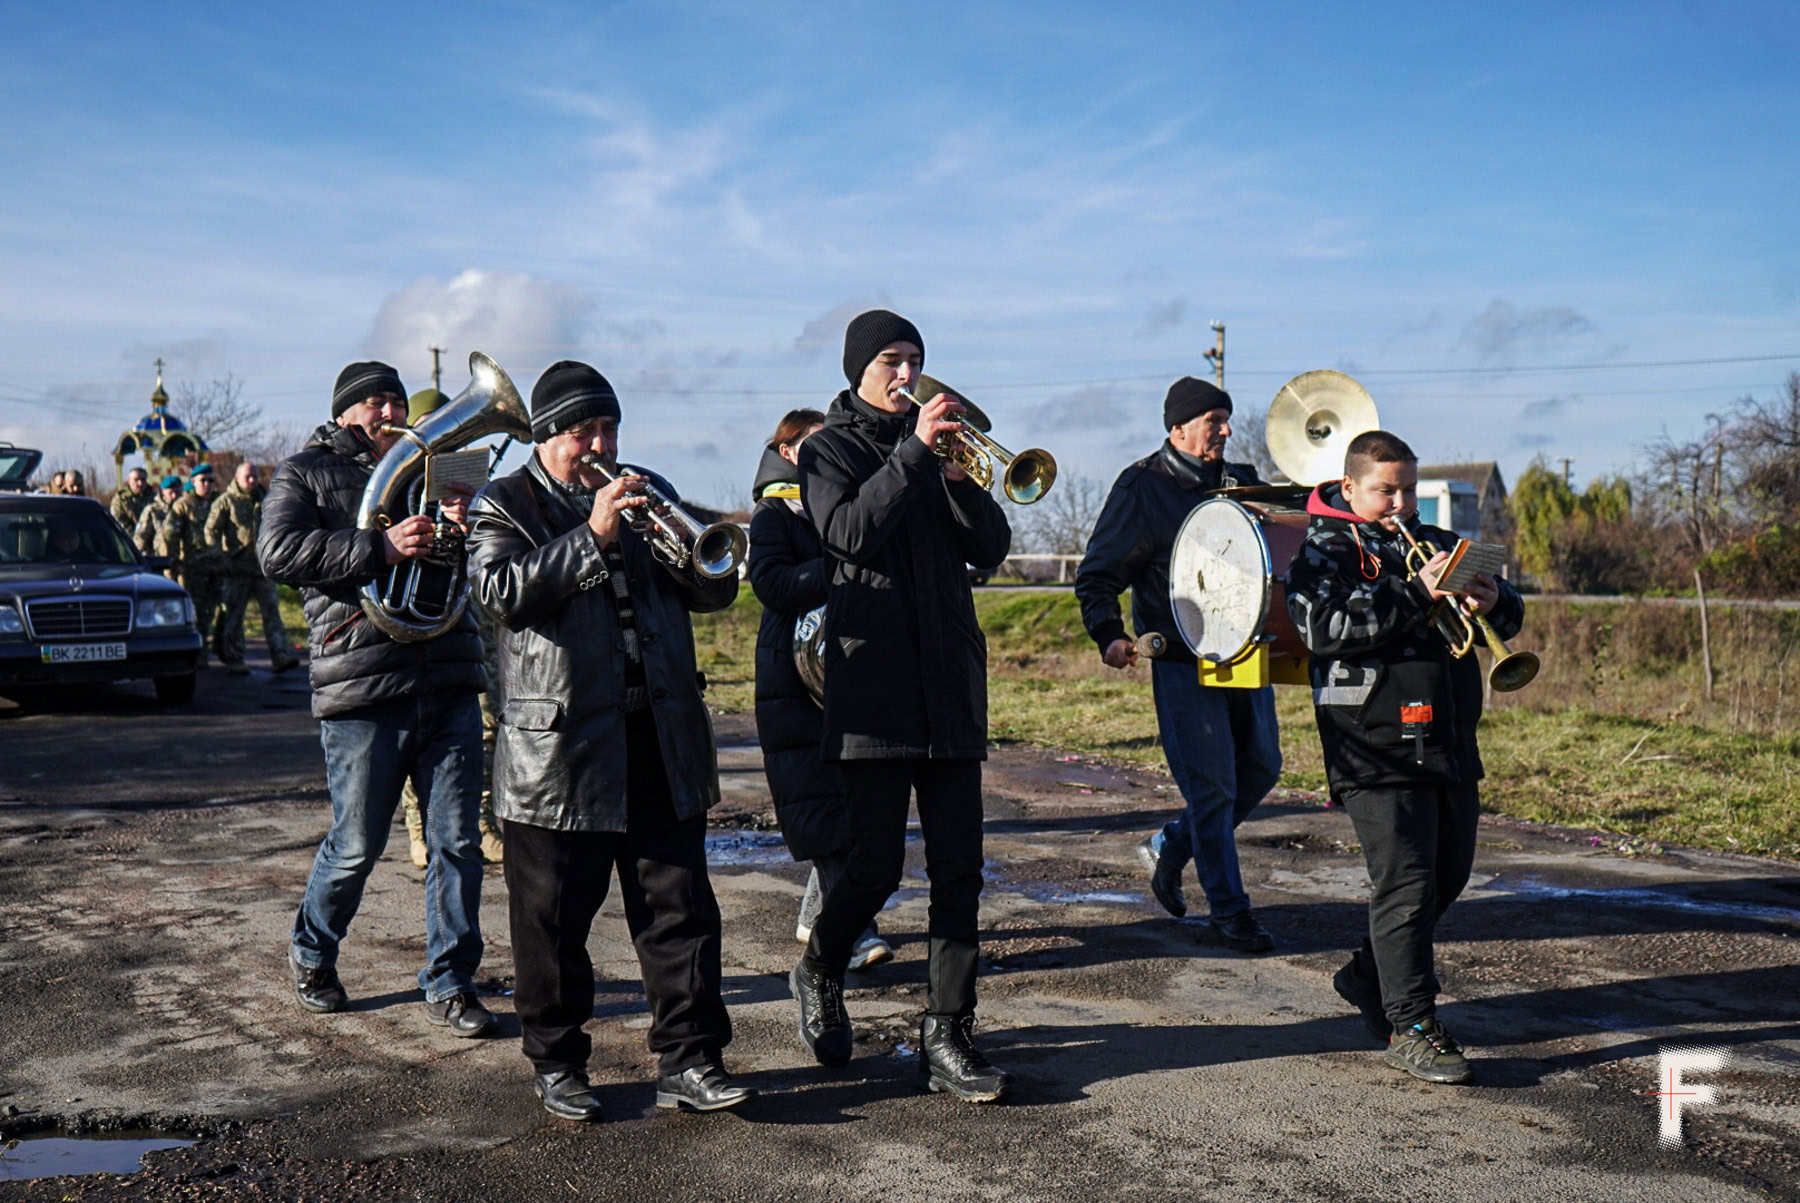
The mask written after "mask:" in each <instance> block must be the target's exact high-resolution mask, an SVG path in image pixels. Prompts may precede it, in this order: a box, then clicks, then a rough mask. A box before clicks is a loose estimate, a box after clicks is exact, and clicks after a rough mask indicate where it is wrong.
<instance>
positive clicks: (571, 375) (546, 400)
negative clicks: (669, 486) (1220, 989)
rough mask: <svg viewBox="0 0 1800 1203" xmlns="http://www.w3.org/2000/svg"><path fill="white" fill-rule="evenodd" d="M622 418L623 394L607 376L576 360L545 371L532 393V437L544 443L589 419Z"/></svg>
mask: <svg viewBox="0 0 1800 1203" xmlns="http://www.w3.org/2000/svg"><path fill="white" fill-rule="evenodd" d="M620 416H621V415H620V413H619V395H618V394H617V393H615V392H613V386H612V385H610V384H608V383H607V382H606V377H604V376H602V375H601V374H600V373H599V372H596V371H595V370H594V369H593V368H591V367H589V366H588V365H587V364H585V363H579V362H577V361H575V360H573V359H565V360H562V361H561V362H559V363H553V364H551V365H550V366H549V367H548V368H546V369H544V374H543V375H542V376H539V377H538V382H537V385H536V386H535V387H533V388H532V390H531V437H532V438H534V439H536V440H537V441H538V442H540V443H541V442H543V441H544V440H545V439H547V438H549V437H550V436H551V435H553V434H555V433H557V432H558V431H561V430H567V429H569V427H571V426H578V425H580V424H581V423H583V422H585V421H587V420H588V419H589V418H611V419H612V420H613V421H615V422H616V421H618V420H619V418H620Z"/></svg>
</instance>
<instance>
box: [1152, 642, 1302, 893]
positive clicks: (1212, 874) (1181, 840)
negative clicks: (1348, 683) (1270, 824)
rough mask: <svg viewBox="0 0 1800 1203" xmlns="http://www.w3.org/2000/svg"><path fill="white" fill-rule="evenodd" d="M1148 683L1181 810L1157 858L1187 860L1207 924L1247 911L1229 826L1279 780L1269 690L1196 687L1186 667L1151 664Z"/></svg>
mask: <svg viewBox="0 0 1800 1203" xmlns="http://www.w3.org/2000/svg"><path fill="white" fill-rule="evenodd" d="M1150 683H1151V687H1152V689H1153V690H1154V691H1155V694H1156V725H1157V726H1158V727H1159V728H1160V729H1161V735H1162V746H1163V756H1164V758H1166V759H1167V760H1168V762H1169V772H1170V773H1171V774H1173V775H1174V777H1175V785H1176V788H1178V789H1179V790H1181V796H1182V798H1183V799H1184V800H1185V801H1186V802H1187V809H1186V810H1185V811H1183V812H1182V814H1181V817H1180V818H1178V819H1176V820H1175V821H1173V822H1172V823H1169V824H1167V825H1166V826H1165V827H1164V828H1163V829H1162V836H1163V838H1162V841H1161V843H1162V845H1163V846H1164V849H1165V850H1163V851H1161V856H1162V857H1163V858H1164V859H1165V860H1166V861H1167V862H1168V863H1169V864H1170V865H1171V866H1172V867H1173V868H1174V869H1177V870H1179V869H1182V868H1185V867H1186V865H1187V863H1188V861H1189V860H1190V859H1191V860H1192V861H1193V862H1194V870H1195V872H1196V873H1197V874H1198V875H1199V877H1200V886H1201V888H1202V889H1204V890H1205V891H1206V901H1207V905H1208V906H1209V907H1210V908H1211V910H1212V915H1213V918H1215V919H1224V918H1227V917H1229V916H1231V915H1236V914H1238V913H1240V912H1242V911H1247V910H1249V909H1250V895H1248V894H1246V893H1245V892H1244V878H1243V875H1242V874H1240V873H1239V872H1238V855H1237V836H1236V834H1235V832H1236V830H1237V825H1238V824H1239V823H1242V822H1243V821H1244V820H1245V819H1246V818H1247V817H1249V814H1250V812H1251V811H1253V810H1255V809H1256V807H1257V804H1258V803H1260V802H1261V801H1262V800H1263V799H1264V798H1265V797H1267V796H1268V793H1269V791H1270V790H1271V789H1273V788H1275V782H1276V781H1278V780H1280V778H1281V738H1280V733H1279V732H1278V731H1277V729H1276V726H1275V691H1274V689H1273V688H1269V687H1265V688H1262V689H1223V688H1218V687H1216V686H1210V685H1202V684H1200V679H1199V677H1198V675H1197V673H1196V670H1195V668H1194V666H1193V665H1192V664H1176V663H1173V662H1171V661H1167V660H1155V661H1152V662H1151V665H1150Z"/></svg>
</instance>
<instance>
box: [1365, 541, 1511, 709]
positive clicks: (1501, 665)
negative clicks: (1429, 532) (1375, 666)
mask: <svg viewBox="0 0 1800 1203" xmlns="http://www.w3.org/2000/svg"><path fill="white" fill-rule="evenodd" d="M1399 527H1400V533H1401V534H1402V535H1404V536H1406V541H1407V542H1408V543H1410V544H1411V545H1412V550H1410V551H1408V552H1407V553H1406V574H1407V579H1408V580H1413V579H1415V578H1417V577H1418V575H1419V573H1420V571H1421V570H1422V569H1423V568H1424V567H1425V565H1427V564H1429V563H1430V562H1431V560H1432V557H1434V556H1436V555H1437V554H1438V550H1439V548H1438V546H1437V544H1435V543H1433V542H1432V541H1431V540H1429V539H1417V538H1414V537H1413V533H1412V532H1411V531H1409V530H1407V529H1406V524H1405V523H1404V522H1402V523H1400V524H1399ZM1431 620H1432V622H1433V623H1435V624H1436V625H1437V629H1438V633H1439V634H1440V635H1442V636H1443V637H1444V642H1446V643H1448V644H1449V645H1450V654H1451V655H1452V656H1466V655H1468V654H1469V652H1470V651H1472V650H1473V649H1474V647H1475V640H1476V638H1477V637H1479V638H1480V639H1481V640H1482V642H1484V643H1486V644H1487V649H1488V652H1489V653H1490V654H1491V655H1492V656H1493V657H1494V664H1493V667H1492V668H1490V669H1488V684H1489V685H1491V686H1493V688H1494V692H1496V693H1511V692H1512V691H1513V690H1515V689H1523V688H1525V687H1526V686H1527V685H1529V684H1531V682H1532V681H1533V680H1535V679H1536V678H1537V675H1538V669H1539V667H1540V663H1539V661H1538V658H1537V653H1535V652H1515V651H1513V650H1512V649H1511V648H1508V647H1507V646H1506V644H1505V643H1504V642H1503V641H1502V640H1501V638H1500V636H1499V635H1498V634H1497V633H1496V632H1495V630H1494V628H1493V625H1492V624H1491V623H1489V622H1488V620H1487V619H1486V618H1485V617H1483V616H1482V613H1481V611H1480V610H1478V609H1476V608H1475V607H1474V606H1472V605H1470V604H1469V600H1468V599H1467V598H1465V597H1463V596H1461V595H1460V594H1459V595H1457V597H1456V599H1455V601H1454V602H1452V603H1451V604H1449V605H1446V604H1444V601H1443V600H1440V601H1439V602H1438V604H1437V605H1436V606H1435V607H1433V609H1432V615H1431Z"/></svg>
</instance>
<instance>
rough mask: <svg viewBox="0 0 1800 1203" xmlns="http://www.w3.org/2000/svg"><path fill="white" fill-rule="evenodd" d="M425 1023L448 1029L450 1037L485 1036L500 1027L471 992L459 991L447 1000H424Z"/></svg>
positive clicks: (498, 1022) (492, 1014)
mask: <svg viewBox="0 0 1800 1203" xmlns="http://www.w3.org/2000/svg"><path fill="white" fill-rule="evenodd" d="M425 1021H426V1022H427V1023H430V1024H434V1025H435V1026H437V1027H440V1028H449V1029H450V1034H451V1035H452V1036H463V1037H474V1036H485V1035H487V1034H488V1033H489V1032H491V1031H493V1030H494V1029H495V1028H496V1027H498V1026H500V1021H499V1020H497V1019H495V1018H494V1013H493V1012H492V1011H490V1010H488V1009H487V1008H486V1007H484V1006H482V1005H481V999H480V998H479V997H477V996H476V994H475V991H473V990H459V991H457V992H456V993H455V994H452V995H451V996H450V997H449V998H445V999H440V1000H439V1001H437V1002H432V1001H431V1000H430V999H426V1000H425Z"/></svg>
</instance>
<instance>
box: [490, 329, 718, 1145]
mask: <svg viewBox="0 0 1800 1203" xmlns="http://www.w3.org/2000/svg"><path fill="white" fill-rule="evenodd" d="M619 419H620V408H619V400H618V397H617V395H616V394H615V393H614V392H613V389H612V386H611V385H610V384H608V383H607V381H606V378H605V377H604V376H602V375H601V374H600V373H599V372H597V371H595V370H594V369H593V368H591V367H589V366H588V365H587V364H584V363H576V362H573V361H569V360H564V361H563V362H561V363H557V364H553V365H552V366H551V367H550V368H549V369H548V370H547V371H545V373H544V375H543V376H542V377H541V378H540V379H539V380H538V382H537V386H536V387H535V388H534V389H533V390H532V394H531V430H532V435H533V437H534V438H535V439H536V441H537V449H536V451H535V453H534V454H533V455H532V456H531V458H530V459H529V460H528V461H527V462H526V464H525V465H524V466H523V467H521V468H520V469H518V470H517V471H515V472H513V473H511V474H509V475H507V476H503V477H500V478H499V479H497V480H495V481H493V482H492V483H491V484H489V485H488V487H487V488H486V489H484V490H483V491H482V493H481V495H480V496H479V498H477V500H476V502H475V504H474V506H473V508H472V515H471V516H472V521H473V530H472V531H471V534H470V554H471V559H472V568H471V587H472V588H473V590H474V593H475V596H476V598H477V599H478V600H479V601H480V603H481V605H482V606H484V607H485V608H487V609H488V610H489V611H490V612H492V614H493V616H494V617H495V618H496V619H497V620H498V622H499V626H500V632H499V634H500V648H499V659H500V678H501V679H500V696H501V698H502V704H501V712H500V730H499V737H498V740H497V742H496V745H495V750H494V803H495V807H494V809H495V812H496V813H497V814H498V815H499V816H500V818H501V819H502V820H503V821H504V822H505V824H506V861H505V865H506V884H507V888H508V891H509V892H510V896H511V905H510V910H511V920H512V942H513V964H514V973H515V992H514V995H513V1001H514V1005H515V1007H516V1009H517V1011H518V1015H519V1023H520V1027H521V1028H522V1029H523V1034H524V1053H525V1056H526V1057H527V1058H528V1059H529V1060H530V1061H531V1063H532V1067H533V1069H534V1070H535V1071H536V1078H535V1080H534V1083H533V1088H534V1089H535V1090H536V1092H537V1095H538V1097H539V1098H540V1099H541V1100H542V1101H543V1105H544V1109H545V1110H546V1111H548V1112H550V1114H552V1115H555V1116H559V1117H561V1118H563V1119H571V1120H597V1119H599V1118H600V1103H599V1100H598V1099H597V1098H596V1097H595V1096H594V1092H593V1090H592V1088H591V1086H590V1085H589V1082H588V1073H587V1061H588V1055H589V1053H590V1052H591V1049H592V1045H591V1041H590V1040H589V1038H588V1036H587V1034H586V1033H585V1032H583V1031H582V1025H583V1024H584V1023H586V1022H587V1021H588V1019H590V1018H591V1017H592V1015H593V1010H594V969H593V964H592V962H591V961H590V959H589V957H588V952H587V939H588V932H589V929H590V928H591V927H592V925H593V921H594V916H595V914H596V913H597V912H598V911H599V909H600V905H601V903H602V902H604V901H605V900H606V894H607V887H608V885H609V882H610V879H611V877H612V874H613V871H614V869H617V871H618V874H619V892H620V894H621V895H622V897H623V901H624V904H625V921H626V925H627V926H628V927H629V929H630V931H631V939H632V943H633V945H634V946H635V948H636V950H637V956H638V964H639V965H640V966H641V968H642V970H643V975H644V993H645V995H646V996H647V997H648V999H649V1003H650V1031H649V1045H650V1049H651V1051H652V1052H654V1053H656V1054H657V1055H658V1057H659V1059H660V1062H661V1078H660V1080H659V1081H658V1083H657V1090H656V1104H657V1106H659V1107H679V1106H682V1105H686V1106H689V1107H693V1108H696V1109H699V1110H705V1111H711V1110H716V1109H718V1108H722V1107H735V1106H737V1105H738V1104H740V1103H743V1102H745V1101H746V1100H748V1099H749V1098H751V1096H752V1093H753V1092H752V1091H750V1090H748V1089H746V1088H744V1087H742V1086H738V1085H736V1084H734V1083H733V1082H732V1081H731V1079H730V1078H729V1077H728V1076H727V1075H726V1073H725V1070H724V1068H723V1066H722V1064H721V1062H720V1053H721V1052H722V1050H723V1049H724V1047H725V1046H726V1045H727V1044H728V1043H730V1041H731V1019H730V1017H729V1015H728V1014H727V1013H726V1010H725V1002H724V999H723V997H722V996H721V992H720V963H719V957H720V951H719V923H720V920H719V904H718V901H717V899H716V898H715V897H714V895H713V889H712V883H711V881H710V880H709V878H708V877H707V872H706V845H705V837H706V811H707V809H708V808H709V807H711V806H713V805H714V804H715V803H717V802H718V801H719V775H718V759H717V755H716V752H715V749H714V746H713V736H712V724H711V721H710V720H709V719H708V717H707V714H706V704H705V702H704V701H703V700H702V698H701V681H700V678H699V674H698V672H697V671H696V669H695V663H694V631H693V622H692V619H691V617H690V615H692V614H694V613H705V612H708V611H712V610H722V609H724V608H725V607H727V606H729V605H730V604H731V603H732V601H733V599H735V598H736V596H737V589H738V582H737V577H736V575H735V574H731V575H728V576H725V577H722V578H719V579H714V580H701V579H697V578H695V577H693V576H690V575H689V574H688V573H687V572H685V571H677V570H675V569H672V568H670V567H668V566H667V565H665V564H664V563H662V562H661V561H660V560H656V559H653V558H652V555H651V551H650V547H649V545H648V544H647V543H646V542H645V541H644V540H643V539H642V538H640V537H639V536H638V534H637V533H636V532H635V531H633V530H632V529H631V528H630V526H629V525H628V522H627V516H628V514H629V513H630V512H631V511H632V510H634V509H640V508H641V507H643V506H645V505H646V504H647V500H648V499H647V498H646V496H645V493H644V489H645V478H644V477H641V476H632V475H622V476H620V477H619V478H618V479H617V480H614V481H612V482H611V483H608V482H607V479H606V477H605V476H604V475H602V474H601V473H600V472H599V471H597V470H596V469H595V468H594V467H592V466H591V465H590V464H589V463H588V462H584V457H587V456H595V457H598V459H599V460H600V462H602V463H604V464H605V465H606V467H607V468H608V469H613V468H615V466H616V464H615V461H616V457H617V455H618V438H619ZM655 484H656V486H657V487H658V488H659V489H661V490H662V492H663V494H664V495H665V496H666V497H669V498H671V499H673V498H674V496H675V494H674V490H673V489H671V488H669V487H668V485H667V484H665V483H664V482H662V481H660V480H658V481H656V482H655ZM477 754H479V748H478V749H477ZM477 768H478V769H479V761H477ZM477 777H478V778H479V772H478V773H477ZM477 786H479V780H477ZM477 792H479V789H478V790H477Z"/></svg>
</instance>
